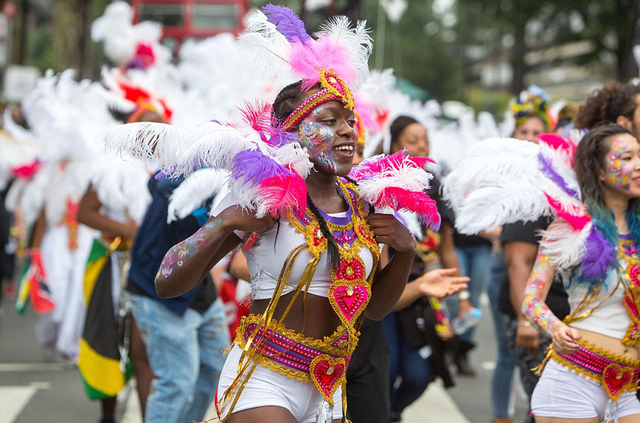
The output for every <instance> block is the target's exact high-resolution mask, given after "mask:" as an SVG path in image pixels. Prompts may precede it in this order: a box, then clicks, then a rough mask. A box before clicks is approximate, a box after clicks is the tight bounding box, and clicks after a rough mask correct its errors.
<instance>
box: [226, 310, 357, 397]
mask: <svg viewBox="0 0 640 423" xmlns="http://www.w3.org/2000/svg"><path fill="white" fill-rule="evenodd" d="M252 320H254V316H252V315H249V316H247V317H245V318H243V320H242V322H241V324H240V328H239V329H238V332H237V335H236V340H235V343H236V344H238V346H239V347H240V348H242V349H245V350H246V347H247V344H248V343H249V342H251V345H252V346H254V347H257V351H258V355H257V356H255V357H254V360H256V361H258V362H259V363H260V364H261V365H263V366H266V367H269V368H270V369H271V370H273V371H276V372H278V373H280V374H283V375H285V376H288V377H291V378H295V379H297V380H299V381H301V382H306V383H309V382H311V383H313V384H314V385H315V387H316V388H317V389H318V391H319V392H320V393H321V394H323V396H324V397H325V399H326V400H327V401H328V402H330V403H331V404H332V405H333V394H334V392H335V391H336V389H337V388H338V387H339V386H340V385H342V384H343V383H344V381H345V378H346V370H347V365H348V364H349V359H350V357H351V354H350V352H349V350H348V349H347V348H345V347H343V345H345V337H346V334H345V335H344V336H335V337H333V338H335V340H332V339H329V340H327V339H325V340H319V339H314V338H309V337H307V336H304V335H302V334H300V333H298V332H295V331H293V330H290V329H287V328H286V327H284V325H283V324H277V323H275V324H274V325H273V327H274V328H273V329H266V330H265V328H264V327H258V325H257V324H256V323H254V322H253V321H252ZM330 338H332V337H330Z"/></svg>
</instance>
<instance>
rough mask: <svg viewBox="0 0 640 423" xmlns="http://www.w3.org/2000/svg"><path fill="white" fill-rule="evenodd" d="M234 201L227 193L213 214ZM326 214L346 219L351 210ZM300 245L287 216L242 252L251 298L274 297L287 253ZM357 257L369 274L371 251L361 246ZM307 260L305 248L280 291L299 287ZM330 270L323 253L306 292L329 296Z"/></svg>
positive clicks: (302, 240) (301, 241)
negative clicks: (248, 276)
mask: <svg viewBox="0 0 640 423" xmlns="http://www.w3.org/2000/svg"><path fill="white" fill-rule="evenodd" d="M233 204H234V201H233V199H232V198H231V196H230V195H228V196H227V197H226V198H225V199H224V200H222V201H221V202H220V204H219V205H218V206H217V207H215V209H214V210H213V212H212V214H213V215H214V216H215V215H217V214H219V213H220V212H222V211H223V210H224V209H226V208H227V207H230V206H231V205H233ZM328 216H329V217H330V219H331V220H332V221H333V220H334V219H335V220H340V221H344V220H347V221H348V219H349V218H350V217H351V210H350V209H349V210H348V211H346V212H342V213H335V214H330V215H328ZM235 234H236V235H237V236H238V237H239V238H240V239H244V238H245V236H246V234H245V233H244V232H242V231H235ZM276 234H277V235H276ZM302 244H305V245H306V241H305V237H304V235H303V234H301V233H298V232H296V229H295V228H294V227H293V226H292V225H291V223H290V222H289V220H288V219H281V220H280V228H279V229H278V225H275V226H274V227H273V228H271V229H270V230H268V231H267V232H265V233H263V234H261V235H260V237H259V238H258V241H257V242H256V243H255V244H254V245H253V246H252V247H251V249H250V250H249V251H248V252H245V253H244V254H245V256H246V257H247V266H248V268H249V272H250V274H251V294H252V297H253V299H254V300H265V299H270V298H271V297H272V296H273V292H274V291H275V288H276V284H277V282H278V277H279V276H280V272H281V271H282V268H283V266H284V262H285V261H286V260H287V257H288V256H289V253H290V252H291V251H293V250H294V249H295V248H296V247H298V246H299V245H302ZM360 258H361V259H362V260H363V262H364V265H365V269H366V273H367V275H370V274H371V271H372V270H373V269H372V267H373V255H372V254H371V251H370V250H369V249H368V248H367V247H362V248H361V249H360ZM309 260H311V254H309V252H308V251H306V250H305V251H303V252H302V253H300V255H299V256H298V258H297V259H296V260H295V262H294V264H293V268H292V270H291V274H290V276H289V279H288V280H287V283H286V286H285V287H284V290H283V291H282V294H283V295H285V294H288V293H290V292H293V291H294V290H295V288H296V287H297V286H298V281H299V280H300V279H301V278H302V274H303V273H304V270H305V268H306V267H307V264H308V263H309ZM329 271H330V268H329V265H328V263H327V254H326V253H323V254H322V256H321V257H320V262H319V263H318V266H317V268H316V271H315V274H314V275H313V279H312V280H311V284H310V286H309V291H308V292H309V294H313V295H317V296H320V297H325V298H326V297H328V296H329V285H331V274H330V272H329Z"/></svg>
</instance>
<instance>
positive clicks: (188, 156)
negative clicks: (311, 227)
mask: <svg viewBox="0 0 640 423" xmlns="http://www.w3.org/2000/svg"><path fill="white" fill-rule="evenodd" d="M239 111H240V113H239V116H238V118H237V119H235V120H233V121H231V122H226V123H221V122H218V121H211V122H207V123H205V124H202V125H199V126H197V127H195V128H192V129H189V130H185V129H181V128H177V127H174V126H170V125H164V124H160V123H130V124H126V125H122V126H120V127H118V128H115V129H114V130H112V131H111V132H110V133H109V134H108V135H107V137H106V139H105V142H106V145H107V148H108V149H111V150H115V151H118V152H120V153H121V154H125V155H126V154H129V155H133V156H134V157H138V158H140V159H145V160H149V161H152V162H154V164H156V165H158V166H159V167H160V169H161V170H162V171H163V172H164V174H165V175H167V176H169V177H171V176H179V175H189V174H191V173H193V172H195V171H196V170H199V169H202V168H205V167H206V168H213V169H219V170H223V171H227V172H229V174H230V175H232V176H231V177H230V178H229V190H230V191H231V193H232V194H233V195H234V197H235V200H236V202H237V203H238V204H239V205H241V206H243V207H245V208H247V209H249V210H253V211H256V212H257V215H258V217H262V216H265V215H267V214H269V215H272V216H274V217H280V216H286V215H287V213H288V210H289V209H292V210H293V211H294V212H295V213H297V214H302V213H304V211H305V210H306V206H307V188H306V184H305V182H304V179H305V178H306V177H307V175H308V173H309V171H310V169H311V167H312V165H311V162H310V161H309V157H308V155H307V153H306V152H305V151H304V150H303V149H302V147H301V146H300V144H299V143H297V142H291V141H292V139H293V138H292V137H293V135H292V134H289V133H286V132H281V131H280V130H279V129H278V128H274V127H273V126H272V125H271V114H272V110H271V106H269V105H268V104H265V103H247V104H245V105H244V106H243V107H241V108H240V109H239Z"/></svg>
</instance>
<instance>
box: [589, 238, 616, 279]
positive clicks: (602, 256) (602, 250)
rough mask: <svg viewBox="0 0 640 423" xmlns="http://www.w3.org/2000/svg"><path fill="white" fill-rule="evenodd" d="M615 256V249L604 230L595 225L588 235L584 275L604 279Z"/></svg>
mask: <svg viewBox="0 0 640 423" xmlns="http://www.w3.org/2000/svg"><path fill="white" fill-rule="evenodd" d="M615 256H616V251H615V249H614V248H613V247H612V246H611V244H610V243H609V241H607V240H606V238H605V237H604V235H603V234H602V231H600V230H599V229H598V228H596V226H595V225H593V226H592V227H591V231H590V232H589V236H588V237H587V251H586V253H585V255H584V259H583V261H582V275H583V276H584V277H585V279H588V280H591V281H595V280H599V279H604V278H605V277H606V276H607V271H608V269H609V266H611V263H613V260H614V259H615Z"/></svg>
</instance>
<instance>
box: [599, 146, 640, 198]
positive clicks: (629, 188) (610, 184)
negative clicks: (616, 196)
mask: <svg viewBox="0 0 640 423" xmlns="http://www.w3.org/2000/svg"><path fill="white" fill-rule="evenodd" d="M609 143H610V145H611V148H610V149H609V152H608V153H607V155H606V157H605V164H604V170H603V171H602V172H601V174H600V179H601V180H602V181H603V183H604V185H605V188H606V189H609V190H612V191H615V192H619V193H622V194H624V195H625V196H626V197H628V198H638V197H640V145H639V144H638V140H636V139H635V138H634V137H633V136H631V135H629V134H618V135H614V136H612V137H609Z"/></svg>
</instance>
